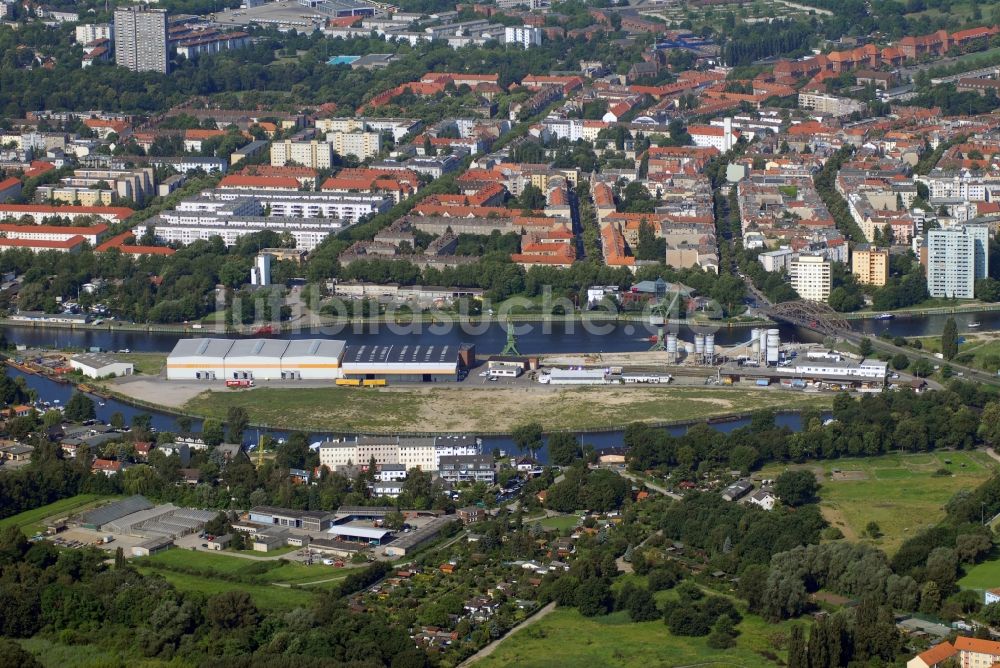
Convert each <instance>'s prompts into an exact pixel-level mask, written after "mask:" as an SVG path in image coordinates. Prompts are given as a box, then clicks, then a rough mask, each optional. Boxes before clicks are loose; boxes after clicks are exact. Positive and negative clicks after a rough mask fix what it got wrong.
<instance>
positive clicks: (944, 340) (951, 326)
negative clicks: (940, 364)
mask: <svg viewBox="0 0 1000 668" xmlns="http://www.w3.org/2000/svg"><path fill="white" fill-rule="evenodd" d="M941 354H942V355H944V358H945V359H946V360H951V359H954V358H955V355H957V354H958V325H956V324H955V319H954V318H948V320H947V321H945V323H944V329H943V330H942V331H941Z"/></svg>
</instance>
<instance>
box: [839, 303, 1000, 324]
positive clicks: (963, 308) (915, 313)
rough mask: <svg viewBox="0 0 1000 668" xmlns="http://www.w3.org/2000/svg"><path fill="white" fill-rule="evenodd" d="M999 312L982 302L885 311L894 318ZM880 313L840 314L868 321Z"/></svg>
mask: <svg viewBox="0 0 1000 668" xmlns="http://www.w3.org/2000/svg"><path fill="white" fill-rule="evenodd" d="M994 311H1000V304H987V303H984V302H972V303H965V304H952V305H943V306H913V307H910V308H901V309H896V310H895V311H887V313H889V314H890V315H892V316H893V317H894V318H906V317H922V316H928V315H947V314H949V313H992V312H994ZM882 313H883V312H882V311H855V312H854V313H841V314H840V315H841V316H842V317H843V318H844V319H845V320H870V319H874V318H877V317H878V316H879V315H881V314H882Z"/></svg>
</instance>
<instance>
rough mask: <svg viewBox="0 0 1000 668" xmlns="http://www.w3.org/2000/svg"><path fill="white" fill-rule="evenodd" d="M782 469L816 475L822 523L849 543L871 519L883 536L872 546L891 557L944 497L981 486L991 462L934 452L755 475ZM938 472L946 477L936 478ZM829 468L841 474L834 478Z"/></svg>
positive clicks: (938, 514)
mask: <svg viewBox="0 0 1000 668" xmlns="http://www.w3.org/2000/svg"><path fill="white" fill-rule="evenodd" d="M946 462H951V463H950V464H948V463H946ZM786 468H808V469H810V470H812V471H814V472H816V473H818V474H819V475H820V476H821V483H822V486H821V488H820V491H819V496H820V507H821V509H822V510H823V516H824V517H825V518H826V519H827V521H829V522H830V523H831V524H832V525H834V526H836V527H838V528H839V529H840V530H841V531H843V532H844V535H845V537H846V538H848V539H849V540H856V539H858V538H861V537H862V536H863V534H864V531H865V526H866V525H867V524H868V522H870V521H875V522H876V523H877V524H878V525H879V528H880V529H881V530H882V532H883V534H884V535H883V536H882V537H881V538H879V539H877V540H874V541H873V542H874V543H875V544H876V545H878V546H879V547H880V548H882V549H883V550H885V551H886V552H887V553H888V554H890V555H891V554H892V553H894V552H895V551H896V550H897V549H898V548H899V546H900V545H901V544H902V543H903V541H905V540H906V539H907V538H909V537H910V536H912V535H914V534H916V533H917V532H919V531H921V530H922V529H925V528H927V527H930V526H932V525H934V524H937V523H938V522H939V521H940V520H941V519H942V518H943V517H944V505H945V503H947V501H948V499H950V498H951V497H952V495H953V494H955V492H957V491H959V490H962V489H972V488H974V487H976V486H977V485H979V484H980V483H982V482H984V481H985V480H986V479H987V478H989V477H990V475H992V474H993V472H994V471H996V469H997V464H996V463H995V462H994V461H993V460H992V459H990V458H989V457H988V456H987V455H986V454H985V453H982V452H934V453H921V454H891V455H884V456H881V457H871V458H858V459H836V460H831V461H824V462H812V463H809V464H805V465H801V466H788V467H786V466H784V465H772V466H768V467H766V468H765V469H763V470H762V471H761V472H760V474H759V475H760V476H762V477H764V478H775V477H777V475H778V474H780V473H781V472H782V471H784V470H786ZM938 469H947V470H948V471H950V472H951V474H952V475H950V476H936V475H934V472H935V471H937V470H938ZM834 470H838V471H840V472H841V474H838V476H837V478H838V479H834V476H833V475H832V474H833V472H834ZM842 478H847V479H842Z"/></svg>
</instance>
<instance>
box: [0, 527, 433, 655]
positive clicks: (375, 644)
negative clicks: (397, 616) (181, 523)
mask: <svg viewBox="0 0 1000 668" xmlns="http://www.w3.org/2000/svg"><path fill="white" fill-rule="evenodd" d="M382 568H384V566H383V567H382ZM369 570H371V569H369ZM375 576H378V577H381V573H377V572H372V573H369V572H368V571H365V572H362V573H359V574H354V575H352V576H351V577H352V578H357V579H358V584H360V583H362V582H370V581H371V578H372V577H375ZM338 594H339V592H338V591H337V590H334V592H332V593H323V594H317V596H316V601H315V603H314V604H312V605H310V606H307V607H300V608H296V609H294V610H291V611H289V612H282V613H279V612H263V611H261V610H258V609H257V607H256V605H255V604H254V602H253V600H252V599H251V597H250V595H249V594H247V593H246V592H243V591H227V592H224V593H221V594H216V595H212V596H206V595H203V594H187V593H181V592H178V591H177V590H175V589H174V588H173V587H172V586H171V585H170V584H168V583H167V582H166V581H165V580H163V579H162V578H160V577H158V576H143V575H140V574H139V573H138V572H137V571H136V570H134V569H133V568H131V567H130V566H128V565H127V564H125V562H124V559H117V560H116V565H115V566H114V567H109V566H108V565H107V563H106V555H104V554H103V553H101V552H98V551H96V550H93V551H91V550H86V549H84V550H65V551H60V550H58V549H57V548H56V547H54V546H52V545H51V544H50V543H47V542H39V543H35V544H30V543H28V542H27V541H26V540H25V538H24V535H23V534H21V532H20V530H19V529H18V528H17V527H10V528H8V529H5V530H4V531H3V532H2V533H0V623H2V625H3V629H4V635H6V636H8V637H15V638H19V637H22V638H23V637H30V636H33V635H36V634H39V633H46V634H51V635H52V636H54V637H58V638H59V640H60V642H62V643H65V644H68V645H74V644H87V643H90V642H94V641H95V640H97V641H98V642H99V643H100V642H101V640H100V639H112V638H113V639H114V640H113V642H109V643H108V644H107V646H108V648H111V647H112V646H113V647H114V649H115V650H116V653H124V654H125V655H127V656H133V657H150V658H159V659H163V660H166V661H170V660H172V659H176V660H179V661H181V662H182V663H185V664H186V663H189V662H203V661H205V660H207V659H210V660H211V661H212V663H213V665H234V666H235V665H268V666H319V665H329V664H330V663H331V662H333V663H336V664H337V665H345V666H362V665H365V666H368V665H380V666H381V665H384V666H389V665H392V666H425V665H428V659H427V656H426V655H425V654H424V653H423V652H422V651H420V650H418V649H417V648H416V647H414V646H413V642H412V641H411V640H410V638H409V637H408V636H407V634H406V632H405V631H404V630H403V629H401V628H398V627H395V626H392V625H390V624H388V623H387V621H386V620H385V619H382V618H380V617H378V616H375V615H370V614H365V613H356V612H351V611H349V610H348V609H347V607H346V606H345V605H344V604H343V602H342V601H341V600H340V599H339V595H338Z"/></svg>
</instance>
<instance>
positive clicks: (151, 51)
mask: <svg viewBox="0 0 1000 668" xmlns="http://www.w3.org/2000/svg"><path fill="white" fill-rule="evenodd" d="M114 34H115V62H116V63H117V64H119V65H121V66H122V67H127V68H128V69H130V70H132V71H133V72H162V73H164V74H166V73H167V71H168V70H169V67H170V62H169V61H168V60H167V12H166V11H165V10H162V9H147V8H144V7H123V8H119V9H116V10H115V25H114Z"/></svg>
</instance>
